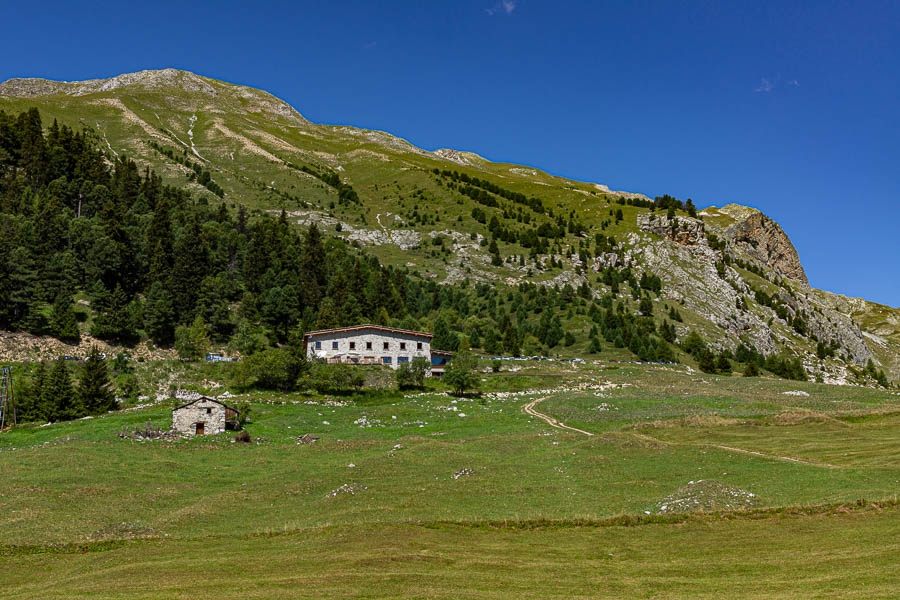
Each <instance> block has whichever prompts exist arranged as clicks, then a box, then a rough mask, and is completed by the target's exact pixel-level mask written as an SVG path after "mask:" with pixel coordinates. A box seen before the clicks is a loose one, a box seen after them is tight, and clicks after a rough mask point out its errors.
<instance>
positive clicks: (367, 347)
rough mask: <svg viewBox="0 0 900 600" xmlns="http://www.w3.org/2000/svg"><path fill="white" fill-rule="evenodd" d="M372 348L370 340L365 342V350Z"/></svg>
mask: <svg viewBox="0 0 900 600" xmlns="http://www.w3.org/2000/svg"><path fill="white" fill-rule="evenodd" d="M371 349H372V342H366V350H371Z"/></svg>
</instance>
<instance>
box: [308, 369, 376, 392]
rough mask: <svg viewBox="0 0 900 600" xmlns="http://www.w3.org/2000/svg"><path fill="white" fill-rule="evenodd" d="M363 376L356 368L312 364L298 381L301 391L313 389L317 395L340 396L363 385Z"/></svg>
mask: <svg viewBox="0 0 900 600" xmlns="http://www.w3.org/2000/svg"><path fill="white" fill-rule="evenodd" d="M365 381H366V380H365V375H364V374H363V371H362V370H361V368H360V367H358V366H353V365H344V364H337V365H327V364H324V363H319V364H314V365H312V367H311V368H310V369H309V371H308V372H307V373H306V374H305V375H304V376H303V377H301V378H300V379H299V380H298V382H297V383H298V385H299V386H300V387H301V388H303V389H314V390H316V391H317V392H319V393H331V394H341V393H346V392H349V391H354V390H359V389H360V388H362V386H363V384H364V383H365Z"/></svg>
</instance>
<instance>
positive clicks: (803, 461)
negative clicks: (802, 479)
mask: <svg viewBox="0 0 900 600" xmlns="http://www.w3.org/2000/svg"><path fill="white" fill-rule="evenodd" d="M632 433H633V434H634V435H635V436H637V437H639V438H641V439H644V440H646V441H651V442H656V443H658V444H662V445H666V446H693V447H695V448H717V449H719V450H725V451H726V452H737V453H739V454H749V455H751V456H758V457H759V458H766V459H769V460H778V461H781V462H791V463H798V464H801V465H809V466H811V467H822V468H824V469H843V468H844V467H842V466H841V465H833V464H831V463H826V462H817V461H814V460H806V459H805V458H796V457H793V456H779V455H777V454H767V453H765V452H759V451H758V450H747V449H746V448H737V447H735V446H725V445H723V444H713V443H704V442H670V441H666V440H660V439H657V438H655V437H653V436H651V435H647V434H645V433H638V432H636V431H634V432H632Z"/></svg>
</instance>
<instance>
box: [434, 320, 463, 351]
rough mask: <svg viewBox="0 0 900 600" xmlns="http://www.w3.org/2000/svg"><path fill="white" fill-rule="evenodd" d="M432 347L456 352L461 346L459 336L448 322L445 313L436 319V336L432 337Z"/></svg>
mask: <svg viewBox="0 0 900 600" xmlns="http://www.w3.org/2000/svg"><path fill="white" fill-rule="evenodd" d="M431 347H432V348H434V349H435V350H449V351H450V352H455V351H456V349H457V348H458V347H459V336H457V335H456V333H454V332H453V331H452V330H451V329H450V325H449V324H448V323H447V318H446V317H445V316H444V314H443V313H441V314H439V315H438V317H437V319H435V321H434V337H433V338H432V339H431Z"/></svg>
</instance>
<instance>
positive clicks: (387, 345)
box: [384, 342, 391, 350]
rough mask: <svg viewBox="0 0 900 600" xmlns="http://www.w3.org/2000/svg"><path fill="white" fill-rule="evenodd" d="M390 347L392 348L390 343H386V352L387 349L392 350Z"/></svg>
mask: <svg viewBox="0 0 900 600" xmlns="http://www.w3.org/2000/svg"><path fill="white" fill-rule="evenodd" d="M390 347H391V345H390V344H389V343H387V342H385V343H384V349H385V350H387V349H388V348H390Z"/></svg>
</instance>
